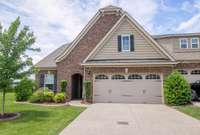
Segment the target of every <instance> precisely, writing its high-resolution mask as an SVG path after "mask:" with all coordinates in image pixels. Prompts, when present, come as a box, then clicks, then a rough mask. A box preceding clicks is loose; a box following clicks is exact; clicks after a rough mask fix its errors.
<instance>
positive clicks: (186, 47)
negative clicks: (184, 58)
mask: <svg viewBox="0 0 200 135" xmlns="http://www.w3.org/2000/svg"><path fill="white" fill-rule="evenodd" d="M181 40H186V41H187V47H186V48H182V46H181ZM179 46H180V48H181V49H187V48H189V46H188V39H187V38H181V39H180V40H179Z"/></svg>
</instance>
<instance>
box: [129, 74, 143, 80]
mask: <svg viewBox="0 0 200 135" xmlns="http://www.w3.org/2000/svg"><path fill="white" fill-rule="evenodd" d="M128 79H130V80H141V79H142V76H141V75H138V74H131V75H129V76H128Z"/></svg>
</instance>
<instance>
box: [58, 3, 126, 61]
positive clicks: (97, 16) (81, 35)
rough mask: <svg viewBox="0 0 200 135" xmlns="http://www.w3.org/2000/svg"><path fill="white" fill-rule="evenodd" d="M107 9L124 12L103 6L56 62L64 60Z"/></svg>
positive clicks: (116, 8)
mask: <svg viewBox="0 0 200 135" xmlns="http://www.w3.org/2000/svg"><path fill="white" fill-rule="evenodd" d="M107 11H109V12H110V11H117V12H119V13H122V12H123V11H122V9H121V8H119V7H115V6H107V7H105V8H101V9H100V10H99V11H98V12H97V13H96V14H95V16H94V17H93V18H92V19H91V20H90V21H89V22H88V24H87V25H86V26H85V27H84V28H83V30H82V31H81V32H80V33H79V35H78V36H77V37H76V38H75V39H74V40H73V41H72V43H71V45H70V47H69V48H68V49H66V50H65V51H64V52H63V53H61V54H60V55H59V56H58V57H57V58H56V62H60V61H62V60H63V59H64V58H66V56H67V55H68V54H69V53H70V52H71V51H72V50H73V49H74V48H75V46H76V45H77V44H78V43H79V41H80V40H81V39H82V38H83V37H84V36H85V35H86V33H87V32H88V31H89V30H90V28H91V27H92V26H93V25H94V24H95V23H96V21H97V20H98V19H99V18H100V16H101V13H104V12H107Z"/></svg>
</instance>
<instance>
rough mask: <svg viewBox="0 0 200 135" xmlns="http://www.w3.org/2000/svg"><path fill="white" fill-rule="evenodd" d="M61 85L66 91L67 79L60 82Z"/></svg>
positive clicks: (62, 89)
mask: <svg viewBox="0 0 200 135" xmlns="http://www.w3.org/2000/svg"><path fill="white" fill-rule="evenodd" d="M60 87H61V92H66V89H67V81H66V80H62V81H61V83H60Z"/></svg>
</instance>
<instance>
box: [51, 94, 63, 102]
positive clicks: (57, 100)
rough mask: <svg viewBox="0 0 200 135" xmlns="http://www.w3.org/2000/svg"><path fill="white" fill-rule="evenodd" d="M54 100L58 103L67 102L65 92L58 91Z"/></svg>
mask: <svg viewBox="0 0 200 135" xmlns="http://www.w3.org/2000/svg"><path fill="white" fill-rule="evenodd" d="M54 101H55V102H56V103H65V102H66V98H65V94H64V93H57V94H56V95H55V97H54Z"/></svg>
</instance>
